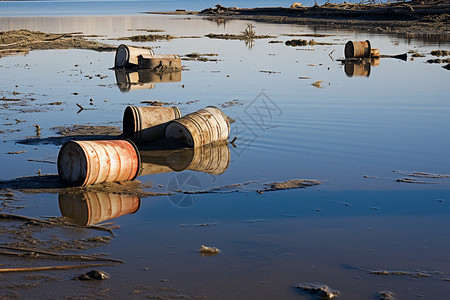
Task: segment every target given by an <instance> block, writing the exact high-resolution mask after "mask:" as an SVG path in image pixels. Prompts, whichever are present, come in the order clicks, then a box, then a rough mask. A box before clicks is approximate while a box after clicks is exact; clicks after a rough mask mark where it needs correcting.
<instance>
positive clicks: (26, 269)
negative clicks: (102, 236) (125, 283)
mask: <svg viewBox="0 0 450 300" xmlns="http://www.w3.org/2000/svg"><path fill="white" fill-rule="evenodd" d="M115 264H116V263H105V264H85V265H71V266H49V267H34V268H33V267H31V268H8V269H0V273H16V272H37V271H50V270H70V269H83V268H93V267H103V266H113V265H115Z"/></svg>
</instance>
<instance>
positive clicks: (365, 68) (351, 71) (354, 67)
mask: <svg viewBox="0 0 450 300" xmlns="http://www.w3.org/2000/svg"><path fill="white" fill-rule="evenodd" d="M344 71H345V74H346V75H347V76H348V77H369V76H370V60H367V61H366V60H364V61H362V62H346V63H345V65H344Z"/></svg>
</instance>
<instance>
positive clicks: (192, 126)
mask: <svg viewBox="0 0 450 300" xmlns="http://www.w3.org/2000/svg"><path fill="white" fill-rule="evenodd" d="M229 134H230V123H229V121H228V117H227V116H226V115H225V114H224V113H223V112H222V111H221V110H220V109H218V108H217V107H215V106H208V107H206V108H204V109H201V110H199V111H196V112H194V113H191V114H188V115H186V116H184V117H183V118H181V119H178V120H175V121H172V122H170V123H169V125H167V127H166V132H165V136H166V138H173V139H177V140H179V141H181V142H183V143H184V144H186V145H187V146H189V147H194V148H195V147H200V146H204V145H207V144H210V143H214V142H217V141H225V140H227V139H228V135H229Z"/></svg>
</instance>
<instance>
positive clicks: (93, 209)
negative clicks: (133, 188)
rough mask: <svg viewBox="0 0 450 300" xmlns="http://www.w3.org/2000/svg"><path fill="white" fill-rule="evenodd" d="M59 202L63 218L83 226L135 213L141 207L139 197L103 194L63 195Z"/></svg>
mask: <svg viewBox="0 0 450 300" xmlns="http://www.w3.org/2000/svg"><path fill="white" fill-rule="evenodd" d="M58 201H59V210H60V211H61V214H62V215H63V217H66V218H67V219H68V220H69V221H70V222H72V223H75V224H78V225H82V226H87V225H94V224H97V223H100V222H103V221H106V220H110V219H114V218H117V217H120V216H123V215H127V214H132V213H135V212H137V211H138V209H139V207H140V205H141V199H140V198H139V197H136V196H131V195H127V194H114V193H102V192H78V193H61V194H59V197H58Z"/></svg>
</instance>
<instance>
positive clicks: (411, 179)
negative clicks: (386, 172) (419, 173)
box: [396, 178, 432, 184]
mask: <svg viewBox="0 0 450 300" xmlns="http://www.w3.org/2000/svg"><path fill="white" fill-rule="evenodd" d="M396 181H397V182H404V183H420V184H427V183H428V184H431V183H432V182H426V181H421V180H417V179H414V178H400V179H397V180H396Z"/></svg>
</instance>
